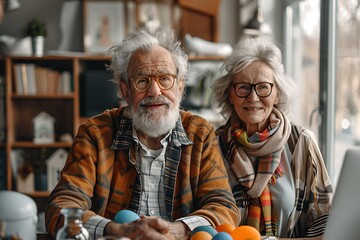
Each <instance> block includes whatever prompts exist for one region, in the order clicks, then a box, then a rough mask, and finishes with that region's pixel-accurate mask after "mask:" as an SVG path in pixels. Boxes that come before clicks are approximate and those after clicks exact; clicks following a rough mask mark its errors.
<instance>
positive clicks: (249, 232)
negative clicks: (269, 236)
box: [230, 225, 261, 240]
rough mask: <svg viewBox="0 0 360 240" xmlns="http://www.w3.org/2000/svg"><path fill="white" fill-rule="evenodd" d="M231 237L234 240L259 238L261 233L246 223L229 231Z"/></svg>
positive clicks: (258, 239)
mask: <svg viewBox="0 0 360 240" xmlns="http://www.w3.org/2000/svg"><path fill="white" fill-rule="evenodd" d="M230 235H231V237H232V238H233V239H234V240H260V239H261V235H260V233H259V231H258V230H257V229H256V228H254V227H252V226H248V225H242V226H240V227H237V228H236V229H235V230H234V231H232V232H231V234H230Z"/></svg>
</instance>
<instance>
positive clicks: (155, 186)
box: [46, 29, 240, 240]
mask: <svg viewBox="0 0 360 240" xmlns="http://www.w3.org/2000/svg"><path fill="white" fill-rule="evenodd" d="M110 52H111V53H112V62H111V64H110V65H109V69H110V70H112V71H113V73H114V80H115V81H116V83H117V84H118V86H119V94H120V95H121V97H122V98H123V99H124V100H126V102H127V105H126V106H123V107H120V108H116V109H111V110H107V111H105V112H104V113H102V114H100V115H98V116H95V117H93V118H90V119H89V120H88V121H87V122H85V123H84V124H83V125H81V126H80V128H79V131H78V134H77V136H76V138H75V141H74V144H73V146H72V149H71V152H70V154H69V157H68V159H67V162H66V164H65V166H64V169H63V170H62V172H61V178H60V180H59V183H58V184H57V186H56V188H55V189H54V191H53V192H52V194H51V197H50V203H49V206H48V208H47V210H46V225H47V230H48V232H49V233H50V234H51V235H53V236H54V235H55V234H56V231H57V230H58V229H59V228H60V227H61V225H62V222H61V221H59V220H58V219H59V217H60V214H59V212H60V210H61V208H70V207H75V208H82V209H84V210H85V214H84V217H83V220H84V225H85V227H86V228H87V229H88V231H89V232H90V235H91V236H92V237H93V238H97V237H99V236H103V235H104V236H105V235H117V236H124V237H129V238H131V239H148V240H149V239H156V240H159V239H181V240H183V239H189V238H190V234H191V230H193V229H194V228H195V227H197V226H200V225H212V226H216V225H219V224H222V223H230V224H233V225H234V226H238V224H239V221H240V219H239V211H238V208H237V207H236V204H235V200H234V198H233V196H232V192H231V189H230V187H229V183H228V176H227V174H226V170H225V168H224V165H223V160H222V157H221V154H220V151H219V148H218V143H217V139H216V136H215V132H214V128H213V126H212V125H211V124H210V123H208V122H207V121H206V120H205V119H203V118H201V117H198V116H195V115H192V114H191V113H190V112H185V111H182V110H180V103H181V100H182V97H183V95H184V89H185V76H186V73H187V70H188V62H187V56H186V55H185V54H184V52H183V51H182V49H181V46H180V42H178V41H177V40H176V38H175V35H174V33H173V31H172V30H171V29H162V30H159V31H157V32H154V33H152V34H150V33H148V32H146V31H144V30H136V31H135V32H134V33H132V34H130V35H129V36H127V38H126V39H124V40H123V41H122V43H121V44H120V45H118V46H114V47H112V48H111V49H110ZM122 209H129V210H133V211H134V212H136V213H138V214H139V215H140V216H141V218H140V220H138V221H135V222H132V223H126V224H119V223H116V222H114V221H113V219H114V216H115V214H116V213H117V212H118V211H119V210H122Z"/></svg>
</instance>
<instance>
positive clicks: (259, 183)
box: [226, 108, 291, 235]
mask: <svg viewBox="0 0 360 240" xmlns="http://www.w3.org/2000/svg"><path fill="white" fill-rule="evenodd" d="M269 120H270V124H269V126H268V127H267V128H266V129H265V130H264V131H263V132H261V133H259V132H257V133H255V134H253V135H252V136H250V137H249V136H247V133H246V131H245V130H244V129H243V128H242V127H241V125H239V119H238V117H237V116H232V117H231V120H230V121H231V124H230V126H229V128H228V129H227V134H226V135H227V136H226V139H227V142H228V147H229V149H230V151H228V156H227V158H228V159H230V164H231V168H232V169H233V171H234V173H235V174H236V176H237V178H238V181H239V183H240V184H241V185H242V186H243V187H244V188H245V189H248V190H247V195H248V196H249V197H250V201H249V205H250V206H249V213H248V217H247V224H249V225H252V226H254V227H256V228H257V229H258V230H259V231H260V232H262V230H264V231H265V234H266V235H277V224H276V219H275V217H274V214H273V213H272V210H271V205H272V201H271V192H270V189H269V186H268V184H269V183H276V179H277V178H278V177H280V176H282V174H283V170H282V167H281V165H280V157H281V152H282V151H283V148H284V146H285V144H286V142H287V140H288V138H289V135H290V132H291V125H290V122H289V120H288V119H287V117H286V116H285V115H284V114H283V113H282V112H280V111H279V110H277V109H276V108H274V109H273V112H272V113H271V114H270V116H269ZM250 157H252V158H254V159H255V162H254V164H253V162H252V161H251V159H250ZM254 168H256V170H255V169H254Z"/></svg>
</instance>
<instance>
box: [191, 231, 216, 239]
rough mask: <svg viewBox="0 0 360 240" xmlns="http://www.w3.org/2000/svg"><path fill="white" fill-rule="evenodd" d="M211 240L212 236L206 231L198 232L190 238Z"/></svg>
mask: <svg viewBox="0 0 360 240" xmlns="http://www.w3.org/2000/svg"><path fill="white" fill-rule="evenodd" d="M211 239H212V236H211V234H210V233H208V232H205V231H199V232H196V233H195V234H194V235H192V236H191V238H190V240H211Z"/></svg>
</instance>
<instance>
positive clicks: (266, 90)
mask: <svg viewBox="0 0 360 240" xmlns="http://www.w3.org/2000/svg"><path fill="white" fill-rule="evenodd" d="M275 85H276V84H275V83H269V82H259V83H256V84H250V83H245V82H240V83H235V84H233V88H234V91H235V94H236V96H238V97H240V98H246V97H248V96H249V95H250V93H251V90H252V89H253V88H254V90H255V93H256V94H257V95H258V96H259V97H261V98H265V97H268V96H269V95H270V94H271V92H272V89H273V87H274V86H275Z"/></svg>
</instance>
